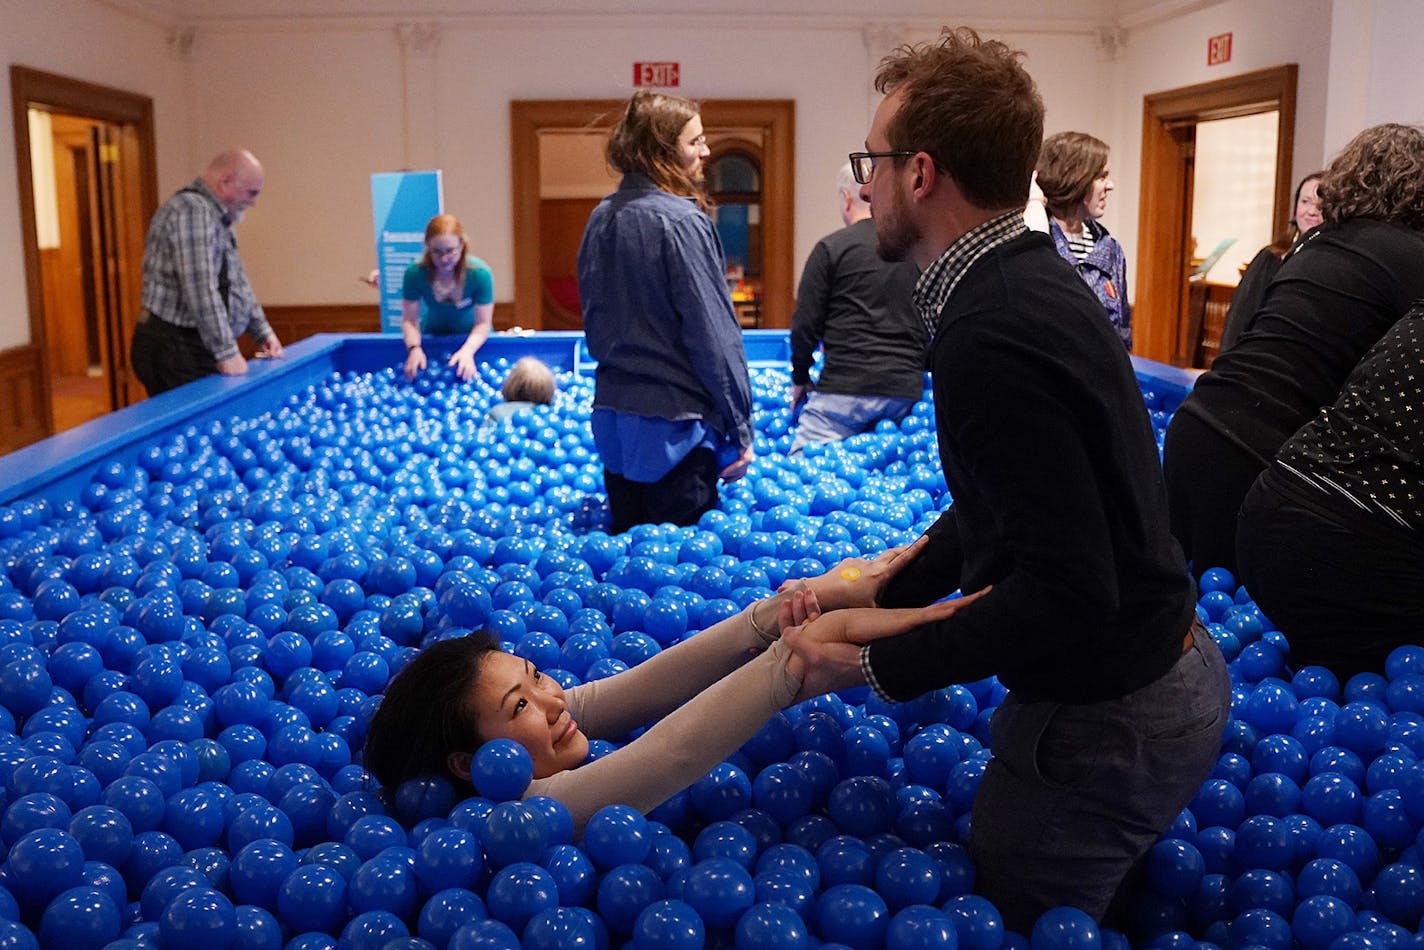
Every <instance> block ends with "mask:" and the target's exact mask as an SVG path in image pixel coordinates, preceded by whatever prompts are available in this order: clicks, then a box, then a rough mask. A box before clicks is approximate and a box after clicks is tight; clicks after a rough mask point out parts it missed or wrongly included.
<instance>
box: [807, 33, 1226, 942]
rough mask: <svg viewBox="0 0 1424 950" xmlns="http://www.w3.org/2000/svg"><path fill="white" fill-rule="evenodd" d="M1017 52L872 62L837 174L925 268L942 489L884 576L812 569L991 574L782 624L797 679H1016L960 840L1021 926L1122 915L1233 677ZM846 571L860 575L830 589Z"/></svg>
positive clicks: (964, 576) (815, 687)
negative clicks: (1035, 184) (859, 118)
mask: <svg viewBox="0 0 1424 950" xmlns="http://www.w3.org/2000/svg"><path fill="white" fill-rule="evenodd" d="M1020 55H1021V54H1019V53H1017V52H1015V51H1013V50H1010V49H1009V48H1008V47H1007V46H1005V45H1004V44H1002V43H999V42H993V41H985V40H981V39H980V38H979V37H978V36H977V35H976V34H975V33H974V32H973V31H971V30H967V29H961V30H957V31H946V33H945V35H944V36H943V37H942V38H941V41H940V42H938V43H936V44H930V45H925V46H918V47H903V48H901V49H900V50H897V51H896V52H895V53H894V54H892V55H891V56H890V57H888V58H887V59H886V60H885V61H884V62H883V63H882V65H881V68H880V72H879V74H878V76H877V78H876V88H877V89H878V90H880V91H881V92H882V93H886V94H887V95H886V98H885V99H884V101H882V102H881V104H880V106H879V107H878V108H877V110H876V113H875V117H874V121H873V122H872V124H871V127H870V133H869V135H868V136H867V138H866V151H864V152H860V153H857V154H855V155H852V156H851V161H852V163H853V165H852V168H853V170H854V172H855V174H856V178H857V180H858V181H859V182H861V183H862V185H863V188H862V194H863V195H864V196H865V197H866V198H867V199H868V200H869V201H870V205H871V209H872V212H873V215H874V221H875V228H876V235H877V242H878V247H879V250H880V253H881V255H882V256H884V257H886V258H887V259H890V260H900V259H906V258H908V259H911V260H913V261H914V262H915V263H916V264H917V265H918V266H919V267H920V268H921V270H922V274H921V276H920V279H919V283H918V284H917V286H916V289H915V302H916V305H917V307H918V309H919V312H920V314H921V316H922V317H923V319H924V321H925V327H926V330H927V331H928V333H929V336H930V339H931V344H930V357H929V365H930V370H931V373H932V374H933V385H934V401H935V416H936V425H937V431H938V438H939V450H940V459H941V463H942V466H943V469H944V473H945V479H946V481H947V482H948V484H949V489H950V492H951V494H952V495H953V498H954V504H953V506H952V507H951V508H950V509H949V510H948V511H947V512H945V514H944V515H943V516H942V517H941V518H940V519H939V520H938V521H937V522H936V523H935V524H934V526H933V527H931V528H930V530H929V531H928V532H927V536H928V543H927V544H926V545H925V546H924V548H923V550H922V551H920V552H919V553H918V555H917V556H915V560H914V561H913V562H911V563H910V564H909V565H908V566H906V567H905V568H904V570H902V571H900V572H899V573H898V574H897V575H896V576H895V577H894V579H893V580H891V581H890V582H888V583H882V582H878V581H876V580H874V579H873V577H872V576H870V573H871V572H863V573H862V574H861V580H860V581H858V582H856V581H849V580H848V578H849V577H850V576H852V575H854V572H853V571H850V569H849V566H846V567H844V568H843V569H842V570H841V571H839V572H838V571H836V570H833V571H832V572H830V573H828V574H827V575H826V576H825V577H823V578H818V579H815V580H813V581H811V582H810V583H811V585H812V587H813V589H815V588H818V587H819V588H820V592H818V596H820V593H821V592H824V593H825V595H826V596H825V597H823V598H822V599H823V600H824V601H826V602H828V604H829V605H831V606H842V605H844V604H846V603H847V602H851V600H853V601H855V602H858V603H860V604H861V605H863V606H865V607H871V606H878V607H881V608H884V607H900V606H909V605H914V604H924V603H927V602H930V601H932V600H934V599H936V598H940V597H944V596H946V595H948V594H950V593H951V592H952V591H954V590H956V589H961V590H963V591H981V590H987V592H986V593H984V594H983V595H982V596H980V597H979V598H978V599H977V600H975V601H974V602H973V603H971V604H967V605H966V606H965V607H964V608H963V609H961V610H959V611H958V612H956V613H955V614H954V615H953V616H950V617H948V618H947V619H944V620H941V621H938V622H935V623H932V624H928V625H925V626H922V627H919V628H917V629H915V630H913V631H911V632H909V633H905V634H900V635H889V634H891V631H892V630H893V627H892V625H891V623H890V622H889V621H890V620H891V619H892V618H893V617H894V614H893V613H892V612H890V611H886V610H874V609H859V610H856V609H849V610H833V611H828V612H826V613H825V614H823V615H821V616H820V617H818V618H816V619H814V620H812V621H811V622H809V623H807V624H806V625H805V626H804V627H802V628H799V629H792V630H790V631H788V633H787V638H788V641H789V643H790V645H791V647H792V649H793V650H794V651H796V652H797V653H798V654H800V655H801V657H802V659H803V661H804V662H805V665H806V680H805V685H804V687H803V694H805V695H814V694H816V693H819V692H822V691H825V690H828V689H840V688H845V687H849V686H852V685H858V684H862V683H869V684H870V685H871V686H872V687H873V688H874V689H875V691H876V692H877V693H878V694H880V695H881V696H882V697H885V698H887V699H891V700H900V701H903V700H909V699H912V698H913V697H915V696H918V695H920V694H922V693H925V692H927V691H929V690H933V689H936V688H940V687H944V686H946V685H949V684H951V683H966V682H972V681H976V680H979V679H982V678H984V677H988V676H990V675H997V676H998V677H999V679H1000V681H1001V682H1002V683H1003V684H1004V685H1005V686H1006V687H1008V689H1009V695H1008V696H1007V697H1006V698H1005V699H1004V701H1003V703H1002V705H1001V706H1000V707H999V709H998V711H997V712H996V714H995V716H994V719H993V722H992V725H991V733H992V744H991V747H992V750H993V758H992V759H991V760H990V762H989V764H988V767H987V770H986V772H985V774H984V778H983V781H982V783H981V785H980V787H979V792H978V796H977V798H976V799H975V803H974V810H973V815H972V821H971V826H970V836H969V837H970V840H969V847H970V851H971V854H972V855H973V856H974V859H975V862H976V867H977V878H976V889H977V890H979V891H980V892H981V893H982V894H984V895H985V896H987V897H989V898H990V899H991V900H992V901H994V903H995V904H997V905H998V907H999V909H1000V910H1001V911H1002V913H1003V915H1004V920H1005V923H1006V925H1008V926H1009V927H1011V928H1013V929H1015V930H1019V931H1021V932H1024V933H1027V932H1028V930H1029V928H1031V927H1032V925H1033V923H1034V921H1035V920H1036V919H1037V917H1038V916H1039V915H1040V914H1041V913H1042V912H1043V911H1045V910H1047V909H1049V908H1050V907H1054V906H1057V905H1060V904H1069V905H1074V906H1077V907H1079V908H1082V909H1083V910H1085V911H1087V912H1088V913H1090V914H1092V915H1093V916H1094V917H1095V918H1098V919H1100V920H1104V919H1106V920H1108V921H1110V922H1112V923H1113V924H1115V925H1117V926H1120V927H1121V926H1122V925H1123V923H1124V922H1125V920H1124V918H1123V912H1124V911H1127V910H1130V909H1131V908H1132V907H1133V906H1134V903H1133V894H1134V882H1135V878H1136V876H1137V874H1138V873H1139V869H1140V868H1141V866H1142V863H1143V862H1142V859H1143V856H1144V855H1145V854H1146V853H1147V851H1148V849H1149V848H1150V847H1151V846H1152V844H1153V842H1154V841H1155V840H1156V839H1157V837H1158V835H1160V834H1161V833H1162V832H1163V831H1164V830H1165V829H1166V828H1167V827H1168V826H1169V825H1170V824H1171V822H1172V821H1173V820H1174V819H1175V818H1176V816H1177V815H1178V813H1179V812H1180V811H1181V809H1182V808H1184V807H1185V806H1186V805H1187V803H1188V802H1189V801H1190V799H1191V797H1192V795H1193V794H1194V793H1195V791H1196V789H1197V788H1198V787H1199V786H1200V784H1201V782H1202V781H1203V780H1204V779H1205V778H1206V777H1207V775H1208V774H1209V772H1210V770H1211V767H1212V765H1213V764H1214V762H1215V760H1216V756H1217V753H1218V750H1219V743H1220V739H1221V734H1222V731H1223V729H1224V728H1225V725H1226V722H1227V718H1228V713H1229V707H1230V685H1229V681H1228V678H1227V674H1226V669H1225V663H1224V661H1223V659H1222V656H1221V653H1220V651H1219V650H1218V649H1217V647H1216V645H1215V644H1214V643H1213V642H1212V639H1211V637H1210V635H1209V634H1207V633H1206V632H1205V631H1204V630H1203V629H1202V627H1201V626H1200V625H1199V624H1198V623H1196V618H1195V612H1194V606H1195V605H1194V591H1193V587H1192V582H1191V579H1190V578H1189V577H1188V575H1187V571H1186V566H1185V563H1184V561H1183V558H1182V553H1181V550H1180V549H1179V548H1178V547H1177V545H1176V543H1175V541H1173V539H1172V537H1171V534H1170V533H1169V531H1168V527H1167V508H1166V494H1165V490H1164V488H1163V483H1162V472H1161V468H1160V465H1159V464H1158V457H1157V447H1156V443H1155V442H1154V440H1153V435H1152V428H1151V425H1150V422H1149V419H1148V415H1147V410H1146V408H1145V406H1144V404H1143V401H1142V394H1141V392H1140V390H1139V388H1138V385H1137V380H1136V377H1135V375H1134V373H1133V370H1132V364H1131V362H1130V359H1129V357H1128V355H1127V353H1126V351H1125V350H1124V349H1123V346H1122V343H1121V341H1120V340H1119V339H1118V336H1117V334H1116V332H1115V331H1114V329H1113V327H1112V326H1111V325H1110V324H1109V323H1108V322H1107V321H1105V320H1103V319H1102V305H1101V304H1100V303H1099V302H1098V300H1097V298H1096V297H1095V296H1094V295H1093V293H1092V292H1091V291H1090V290H1089V289H1088V288H1087V285H1085V284H1084V283H1083V282H1082V280H1081V279H1080V278H1079V277H1078V275H1077V274H1076V273H1075V272H1074V270H1073V269H1072V268H1071V267H1070V266H1069V265H1067V264H1066V263H1065V262H1064V261H1063V260H1062V258H1060V257H1059V256H1058V254H1057V253H1056V252H1055V250H1054V248H1053V245H1052V243H1051V242H1050V241H1049V240H1048V238H1047V236H1046V235H1043V234H1040V233H1037V232H1031V231H1029V230H1028V229H1027V228H1026V227H1025V226H1024V223H1023V208H1024V202H1025V199H1026V198H1027V196H1028V188H1029V176H1030V173H1031V172H1032V170H1033V166H1034V161H1035V159H1036V158H1037V156H1038V151H1039V145H1040V142H1041V139H1042V135H1043V103H1042V100H1041V99H1040V98H1039V95H1038V92H1037V90H1036V88H1035V87H1034V83H1033V80H1032V79H1031V78H1030V77H1029V75H1028V74H1027V72H1025V70H1024V69H1023V66H1022V65H1021V64H1020V62H1019V58H1020ZM856 584H859V586H861V587H864V588H867V589H868V592H862V593H860V594H859V595H856V596H855V597H853V598H850V599H849V600H848V595H847V593H846V590H845V588H846V587H847V586H852V587H853V586H856Z"/></svg>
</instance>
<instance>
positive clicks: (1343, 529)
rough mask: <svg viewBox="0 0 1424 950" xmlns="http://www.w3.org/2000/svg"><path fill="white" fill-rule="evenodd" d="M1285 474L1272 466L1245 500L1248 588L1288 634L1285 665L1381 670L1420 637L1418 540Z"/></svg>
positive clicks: (1341, 672) (1423, 585) (1423, 569)
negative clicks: (1289, 483) (1290, 481)
mask: <svg viewBox="0 0 1424 950" xmlns="http://www.w3.org/2000/svg"><path fill="white" fill-rule="evenodd" d="M1283 477H1284V476H1280V475H1278V473H1277V470H1276V469H1270V470H1268V472H1267V474H1266V475H1264V476H1262V477H1261V479H1260V480H1259V481H1257V482H1256V484H1255V486H1254V487H1253V488H1252V489H1251V492H1250V493H1249V494H1248V495H1247V496H1246V501H1245V503H1244V504H1243V505H1242V506H1241V524H1240V529H1239V530H1238V532H1237V552H1238V555H1239V561H1240V564H1241V575H1242V580H1243V582H1244V583H1245V584H1246V589H1247V590H1249V591H1250V592H1251V596H1252V598H1253V599H1254V600H1255V601H1256V606H1258V607H1260V608H1261V612H1262V613H1264V614H1265V615H1266V616H1267V617H1269V618H1271V622H1272V623H1274V624H1276V626H1278V627H1280V629H1281V631H1282V632H1283V633H1284V634H1285V635H1286V639H1287V640H1289V641H1290V645H1291V653H1290V661H1291V666H1293V667H1295V668H1297V669H1299V668H1300V667H1302V666H1307V665H1310V664H1318V665H1320V666H1325V667H1328V668H1329V669H1330V670H1332V671H1333V672H1334V673H1335V675H1336V676H1338V677H1339V678H1340V682H1341V683H1344V682H1345V681H1346V680H1347V679H1349V678H1350V677H1351V676H1353V675H1355V674H1356V673H1362V672H1374V673H1383V672H1384V661H1385V659H1386V658H1387V657H1388V656H1389V654H1390V651H1391V650H1393V649H1394V648H1395V647H1398V646H1401V645H1403V644H1406V643H1418V644H1424V544H1422V543H1421V542H1420V540H1419V538H1417V537H1415V536H1413V535H1411V534H1410V533H1409V532H1408V531H1407V530H1406V529H1404V528H1402V527H1398V526H1393V525H1390V524H1387V523H1385V521H1384V518H1383V516H1372V515H1368V514H1365V513H1363V512H1353V511H1352V512H1349V513H1346V512H1344V511H1338V510H1335V505H1334V504H1332V503H1331V500H1330V499H1327V498H1326V497H1324V496H1323V495H1322V496H1320V497H1318V498H1317V497H1315V494H1316V493H1315V490H1314V489H1312V488H1311V487H1310V486H1308V485H1300V486H1299V487H1298V489H1297V488H1295V487H1294V486H1289V487H1288V486H1287V485H1283V484H1282V483H1281V481H1280V480H1281V479H1282V478H1283ZM1340 504H1341V505H1348V504H1349V502H1348V501H1347V500H1345V499H1341V501H1340Z"/></svg>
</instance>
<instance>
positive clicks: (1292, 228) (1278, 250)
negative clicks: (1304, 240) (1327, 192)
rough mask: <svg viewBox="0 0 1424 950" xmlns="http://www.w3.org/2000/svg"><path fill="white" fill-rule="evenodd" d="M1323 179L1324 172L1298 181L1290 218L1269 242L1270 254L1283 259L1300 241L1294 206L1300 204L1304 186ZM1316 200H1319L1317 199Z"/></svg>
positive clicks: (1313, 173) (1314, 173) (1312, 173)
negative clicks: (1284, 226) (1282, 229)
mask: <svg viewBox="0 0 1424 950" xmlns="http://www.w3.org/2000/svg"><path fill="white" fill-rule="evenodd" d="M1324 177H1325V172H1323V171H1319V172H1311V173H1310V174H1309V175H1306V176H1305V177H1304V178H1302V179H1301V180H1300V182H1299V183H1298V184H1297V185H1296V186H1295V194H1293V195H1291V205H1290V206H1291V216H1290V221H1289V222H1287V224H1286V229H1285V230H1284V231H1282V232H1281V233H1280V234H1277V235H1276V237H1275V239H1274V240H1272V241H1271V244H1270V247H1271V252H1272V253H1274V254H1275V255H1276V256H1277V257H1285V256H1286V251H1289V250H1290V249H1291V248H1292V247H1294V246H1295V242H1296V241H1298V240H1300V224H1299V222H1297V221H1296V219H1295V206H1296V205H1298V204H1300V193H1301V192H1302V191H1304V190H1305V186H1306V185H1307V184H1308V183H1310V182H1312V181H1320V180H1321V179H1322V178H1324ZM1317 200H1319V199H1318V198H1317Z"/></svg>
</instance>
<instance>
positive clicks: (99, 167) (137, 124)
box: [6, 66, 158, 448]
mask: <svg viewBox="0 0 1424 950" xmlns="http://www.w3.org/2000/svg"><path fill="white" fill-rule="evenodd" d="M10 83H11V101H12V106H13V114H14V121H15V139H16V142H15V150H16V164H17V167H18V171H19V178H20V183H21V187H20V225H21V240H22V241H23V249H24V256H25V277H26V290H27V296H28V300H29V312H30V340H31V344H30V346H29V347H27V348H24V349H25V350H27V351H29V350H33V351H35V352H37V353H38V354H40V356H39V358H38V359H36V361H35V363H36V365H35V376H36V377H37V379H38V389H39V391H40V394H41V397H40V399H39V401H38V405H37V407H36V408H37V410H38V412H39V415H40V416H41V419H40V420H39V421H40V422H41V423H42V425H41V426H38V427H36V430H37V431H36V432H35V434H34V435H27V436H26V437H25V441H33V439H34V438H36V437H42V436H44V435H48V434H51V433H53V432H56V431H59V430H61V429H64V428H68V427H70V426H72V425H78V424H79V423H81V422H84V421H87V420H88V419H91V418H94V417H95V416H97V415H102V414H103V413H106V412H109V411H112V410H114V409H118V408H121V407H123V406H126V405H128V404H129V403H131V402H133V401H135V400H136V399H139V398H142V396H143V390H142V388H141V387H140V386H138V384H137V383H136V381H135V380H134V379H133V374H132V371H131V370H130V368H129V365H128V346H129V340H130V339H131V338H132V335H133V327H134V323H135V320H136V318H137V316H138V307H139V298H140V288H141V284H142V280H143V275H142V260H143V239H144V228H145V227H146V225H147V222H148V219H149V218H150V217H151V216H152V214H153V211H154V209H155V208H156V207H157V205H158V201H157V190H158V189H157V177H158V176H157V169H156V166H155V160H154V122H153V101H152V100H151V99H150V98H148V97H147V96H139V95H135V94H133V93H128V92H124V91H122V90H118V89H111V88H108V87H105V86H97V85H94V84H93V83H87V82H82V81H80V80H75V79H69V78H66V77H64V76H57V75H55V74H52V73H46V72H41V71H39V70H35V69H29V68H27V67H24V66H11V67H10ZM21 444H23V442H21ZM6 447H7V448H17V447H18V446H17V445H16V446H6Z"/></svg>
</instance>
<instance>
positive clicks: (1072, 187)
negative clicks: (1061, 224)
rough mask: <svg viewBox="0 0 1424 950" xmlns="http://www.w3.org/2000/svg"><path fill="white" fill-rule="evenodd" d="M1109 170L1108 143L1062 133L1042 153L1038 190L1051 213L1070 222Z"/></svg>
mask: <svg viewBox="0 0 1424 950" xmlns="http://www.w3.org/2000/svg"><path fill="white" fill-rule="evenodd" d="M1107 167H1108V143H1106V142H1104V141H1103V140H1102V139H1100V138H1096V137H1094V136H1092V135H1089V134H1088V133H1087V132H1059V133H1057V134H1056V135H1050V136H1049V137H1048V138H1046V139H1044V140H1043V148H1042V149H1041V150H1040V151H1039V153H1038V187H1039V188H1041V189H1043V200H1044V203H1045V204H1047V205H1048V213H1049V214H1051V215H1053V216H1054V217H1055V218H1067V217H1069V214H1070V213H1071V211H1072V210H1073V208H1074V207H1076V206H1078V205H1080V204H1082V203H1083V199H1085V198H1087V197H1088V193H1089V192H1090V191H1092V188H1093V181H1094V180H1095V179H1096V178H1097V177H1098V176H1099V175H1101V174H1102V173H1103V172H1104V171H1106V170H1107Z"/></svg>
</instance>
